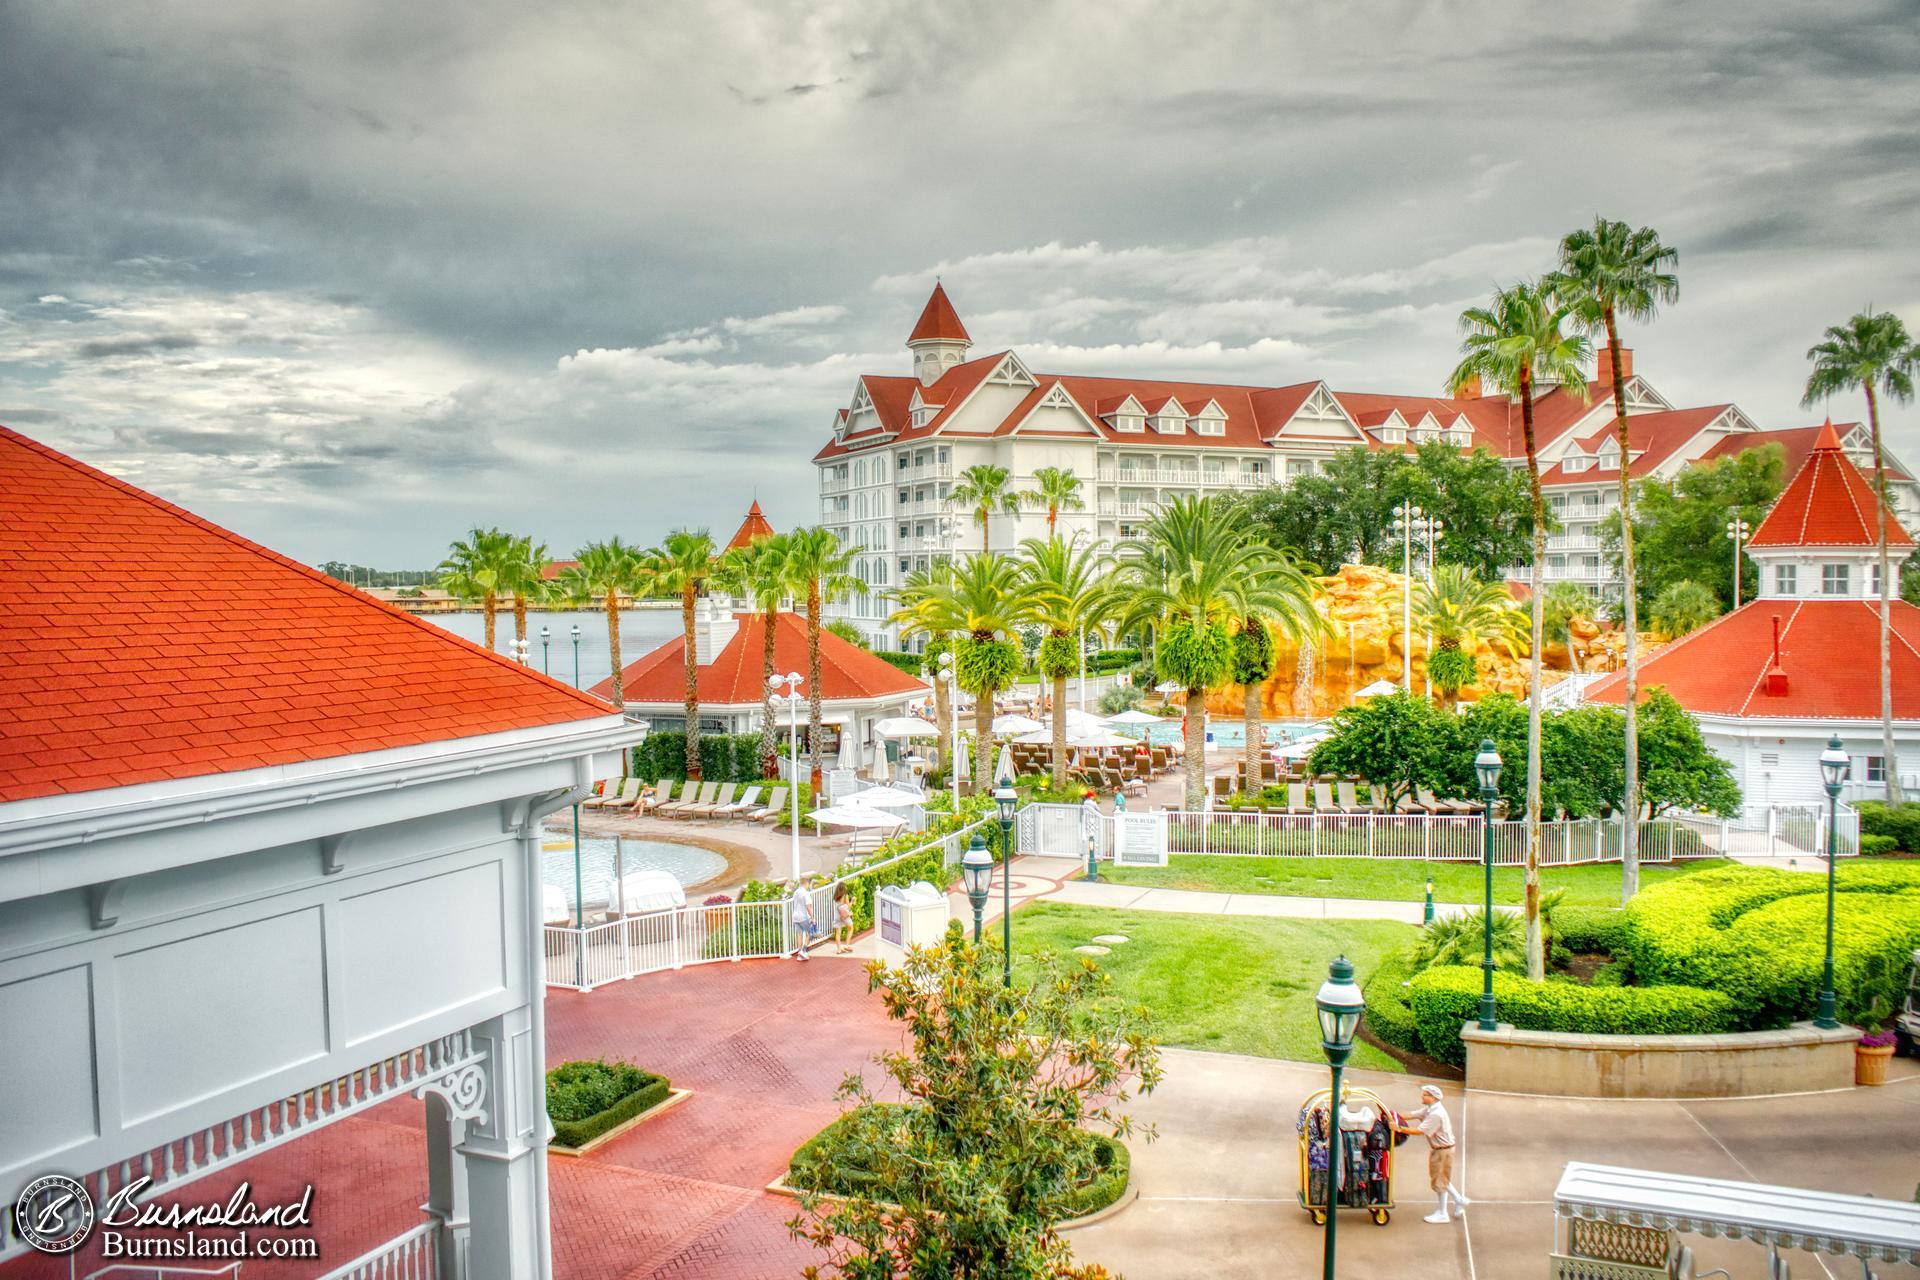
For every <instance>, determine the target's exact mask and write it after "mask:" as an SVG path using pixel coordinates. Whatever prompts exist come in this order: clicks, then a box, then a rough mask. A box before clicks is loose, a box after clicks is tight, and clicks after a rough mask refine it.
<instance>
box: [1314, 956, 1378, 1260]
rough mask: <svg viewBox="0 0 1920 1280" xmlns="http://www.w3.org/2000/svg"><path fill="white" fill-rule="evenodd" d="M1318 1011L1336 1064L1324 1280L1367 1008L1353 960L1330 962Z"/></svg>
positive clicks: (1323, 1041)
mask: <svg viewBox="0 0 1920 1280" xmlns="http://www.w3.org/2000/svg"><path fill="white" fill-rule="evenodd" d="M1313 1007H1314V1012H1315V1013H1316V1014H1317V1015H1318V1016H1319V1019H1320V1051H1321V1052H1322V1053H1324V1054H1326V1055H1327V1065H1328V1066H1330V1067H1332V1068H1333V1092H1332V1093H1331V1094H1330V1095H1329V1101H1328V1104H1327V1119H1328V1120H1329V1122H1330V1123H1329V1124H1328V1125H1327V1130H1328V1143H1329V1145H1328V1150H1327V1236H1326V1239H1325V1240H1324V1241H1323V1242H1322V1248H1321V1255H1320V1271H1321V1276H1322V1280H1333V1247H1334V1233H1335V1231H1336V1230H1337V1228H1338V1226H1339V1222H1340V1205H1339V1192H1338V1190H1337V1188H1338V1185H1339V1180H1340V1163H1341V1155H1340V1072H1341V1070H1342V1068H1344V1067H1345V1066H1346V1065H1347V1059H1348V1058H1349V1057H1350V1056H1351V1055H1352V1054H1353V1042H1354V1039H1355V1037H1357V1036H1358V1035H1359V1034H1360V1015H1361V1014H1362V1013H1364V1012H1366V1008H1367V1001H1366V997H1365V996H1364V995H1362V994H1361V992H1360V986H1359V984H1358V983H1356V982H1355V981H1354V980H1353V964H1352V962H1350V961H1349V960H1348V959H1347V958H1346V957H1345V956H1337V957H1335V958H1334V961H1333V963H1332V964H1330V965H1328V966H1327V980H1326V981H1325V982H1323V983H1321V984H1320V990H1319V992H1318V993H1317V994H1316V995H1315V996H1314V998H1313Z"/></svg>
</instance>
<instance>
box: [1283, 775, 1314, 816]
mask: <svg viewBox="0 0 1920 1280" xmlns="http://www.w3.org/2000/svg"><path fill="white" fill-rule="evenodd" d="M1287 812H1288V813H1312V812H1313V805H1312V804H1310V803H1308V801H1307V784H1306V783H1304V782H1289V783H1288V784H1287Z"/></svg>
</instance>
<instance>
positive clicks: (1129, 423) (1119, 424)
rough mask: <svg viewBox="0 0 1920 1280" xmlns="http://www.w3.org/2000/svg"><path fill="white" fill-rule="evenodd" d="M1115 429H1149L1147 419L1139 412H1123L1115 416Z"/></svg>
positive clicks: (1137, 430) (1136, 430)
mask: <svg viewBox="0 0 1920 1280" xmlns="http://www.w3.org/2000/svg"><path fill="white" fill-rule="evenodd" d="M1113 429H1114V430H1115V431H1135V432H1139V431H1145V430H1146V429H1147V420H1146V419H1145V418H1144V417H1142V416H1141V415H1139V414H1137V413H1122V414H1119V415H1117V416H1116V417H1115V418H1114V420H1113Z"/></svg>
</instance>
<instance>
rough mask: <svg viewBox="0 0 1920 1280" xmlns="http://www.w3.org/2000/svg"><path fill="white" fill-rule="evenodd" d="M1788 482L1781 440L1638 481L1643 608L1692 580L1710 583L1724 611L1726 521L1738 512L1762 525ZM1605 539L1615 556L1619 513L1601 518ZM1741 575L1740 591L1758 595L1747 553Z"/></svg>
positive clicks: (1728, 574) (1729, 547) (1729, 602)
mask: <svg viewBox="0 0 1920 1280" xmlns="http://www.w3.org/2000/svg"><path fill="white" fill-rule="evenodd" d="M1785 485H1786V452H1785V451H1784V450H1783V449H1781V447H1780V446H1779V445H1777V444H1766V445H1761V446H1760V447H1759V448H1757V449H1746V450H1743V451H1741V452H1740V453H1736V454H1734V455H1733V456H1732V457H1730V458H1720V459H1717V460H1715V461H1713V462H1707V463H1698V464H1695V465H1694V466H1690V467H1687V468H1686V469H1685V470H1683V471H1681V473H1680V474H1679V475H1678V476H1676V477H1675V478H1674V479H1672V480H1643V481H1641V482H1640V485H1639V501H1638V502H1637V503H1636V504H1635V511H1634V516H1633V540H1634V547H1635V552H1634V554H1635V555H1636V556H1637V557H1638V576H1637V577H1636V579H1635V582H1634V587H1635V590H1636V591H1637V592H1638V595H1639V601H1640V606H1641V607H1642V608H1646V607H1648V606H1650V605H1651V604H1652V602H1653V598H1654V597H1655V596H1657V595H1658V594H1659V593H1660V592H1662V591H1665V590H1666V589H1667V588H1668V587H1670V586H1672V585H1673V584H1674V583H1676V582H1683V581H1690V582H1699V583H1704V584H1705V585H1706V586H1707V587H1708V588H1709V589H1711V590H1712V592H1713V593H1714V595H1715V596H1716V597H1718V599H1719V600H1720V607H1721V608H1722V609H1730V608H1732V607H1733V542H1732V541H1731V540H1730V539H1729V538H1728V537H1727V522H1728V521H1730V520H1732V519H1733V518H1734V517H1735V516H1739V517H1741V518H1743V519H1745V520H1746V521H1747V522H1748V523H1749V524H1750V525H1752V526H1753V527H1755V528H1758V527H1759V526H1760V522H1761V521H1762V520H1764V519H1765V518H1766V515H1767V511H1768V509H1769V508H1771V507H1772V506H1773V502H1774V499H1776V498H1778V497H1779V496H1780V490H1781V489H1782V488H1784V487H1785ZM1600 539H1601V542H1602V545H1604V546H1605V547H1606V549H1607V550H1608V551H1609V552H1611V553H1613V554H1614V556H1615V558H1616V560H1617V557H1618V549H1619V546H1620V513H1619V512H1617V511H1616V512H1612V513H1610V514H1609V515H1608V516H1607V518H1606V519H1605V520H1604V521H1602V522H1601V525H1600ZM1740 578H1741V587H1740V591H1741V595H1742V597H1743V598H1744V599H1748V600H1751V599H1753V597H1754V594H1755V590H1754V589H1755V588H1756V587H1757V586H1758V585H1759V582H1760V575H1759V571H1758V570H1757V569H1755V568H1754V567H1753V564H1752V562H1750V561H1748V560H1746V559H1745V557H1744V556H1743V557H1742V560H1741V565H1740Z"/></svg>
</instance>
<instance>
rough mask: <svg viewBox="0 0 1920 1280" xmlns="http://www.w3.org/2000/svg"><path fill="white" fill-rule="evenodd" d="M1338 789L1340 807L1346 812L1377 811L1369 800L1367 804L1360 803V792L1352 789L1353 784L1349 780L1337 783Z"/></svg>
mask: <svg viewBox="0 0 1920 1280" xmlns="http://www.w3.org/2000/svg"><path fill="white" fill-rule="evenodd" d="M1338 791H1339V795H1340V807H1341V808H1342V809H1345V810H1346V811H1347V812H1348V813H1375V812H1377V810H1376V809H1375V807H1374V806H1373V804H1372V803H1371V802H1368V803H1367V804H1361V803H1360V793H1359V792H1358V791H1356V790H1355V789H1354V785H1353V784H1352V783H1351V782H1342V783H1341V784H1340V785H1339V788H1338Z"/></svg>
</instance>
